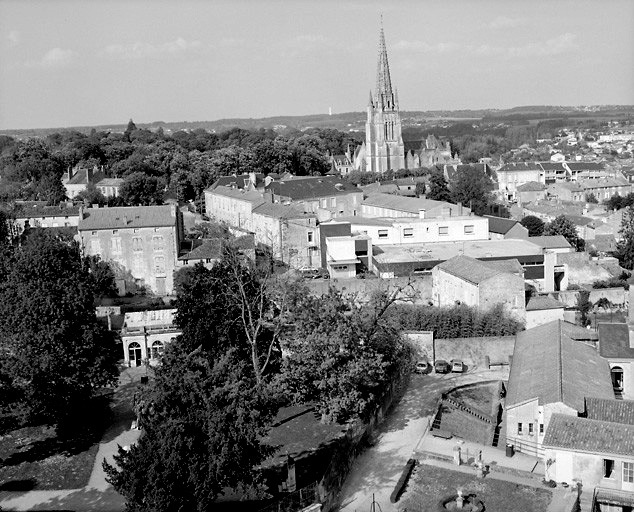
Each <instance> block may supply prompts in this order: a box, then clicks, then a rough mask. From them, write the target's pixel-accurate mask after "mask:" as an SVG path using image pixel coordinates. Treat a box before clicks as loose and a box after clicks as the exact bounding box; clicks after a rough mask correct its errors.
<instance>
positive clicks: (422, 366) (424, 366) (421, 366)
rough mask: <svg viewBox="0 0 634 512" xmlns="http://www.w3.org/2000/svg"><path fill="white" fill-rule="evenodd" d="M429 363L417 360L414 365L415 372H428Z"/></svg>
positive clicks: (429, 368)
mask: <svg viewBox="0 0 634 512" xmlns="http://www.w3.org/2000/svg"><path fill="white" fill-rule="evenodd" d="M430 370H431V365H430V364H429V363H428V362H427V361H418V363H416V366H415V367H414V372H415V373H429V371H430Z"/></svg>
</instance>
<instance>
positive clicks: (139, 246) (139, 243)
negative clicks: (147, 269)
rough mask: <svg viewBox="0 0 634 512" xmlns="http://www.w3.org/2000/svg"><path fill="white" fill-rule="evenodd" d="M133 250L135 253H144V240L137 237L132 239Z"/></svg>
mask: <svg viewBox="0 0 634 512" xmlns="http://www.w3.org/2000/svg"><path fill="white" fill-rule="evenodd" d="M132 250H133V251H134V252H141V251H143V238H140V237H135V238H133V239H132Z"/></svg>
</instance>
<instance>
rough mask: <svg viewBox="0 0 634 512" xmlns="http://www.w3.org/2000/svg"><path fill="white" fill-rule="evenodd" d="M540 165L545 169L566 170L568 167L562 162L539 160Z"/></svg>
mask: <svg viewBox="0 0 634 512" xmlns="http://www.w3.org/2000/svg"><path fill="white" fill-rule="evenodd" d="M539 165H541V166H542V169H544V170H545V171H563V172H566V168H565V167H564V164H562V163H561V162H539Z"/></svg>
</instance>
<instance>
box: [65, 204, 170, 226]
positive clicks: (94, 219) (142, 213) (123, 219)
mask: <svg viewBox="0 0 634 512" xmlns="http://www.w3.org/2000/svg"><path fill="white" fill-rule="evenodd" d="M175 225H176V206H174V205H165V206H125V207H123V206H121V207H115V208H81V209H80V215H79V226H78V230H79V231H86V230H92V229H116V228H147V227H166V226H175Z"/></svg>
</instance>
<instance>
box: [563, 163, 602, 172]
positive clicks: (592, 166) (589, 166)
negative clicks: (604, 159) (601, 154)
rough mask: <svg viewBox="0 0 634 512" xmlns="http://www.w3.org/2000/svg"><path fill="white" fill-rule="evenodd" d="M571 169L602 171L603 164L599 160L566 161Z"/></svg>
mask: <svg viewBox="0 0 634 512" xmlns="http://www.w3.org/2000/svg"><path fill="white" fill-rule="evenodd" d="M566 165H568V168H569V169H570V170H571V171H602V170H603V169H604V167H603V164H601V163H599V162H567V164H566Z"/></svg>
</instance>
